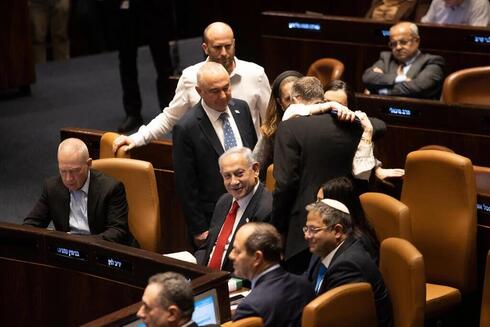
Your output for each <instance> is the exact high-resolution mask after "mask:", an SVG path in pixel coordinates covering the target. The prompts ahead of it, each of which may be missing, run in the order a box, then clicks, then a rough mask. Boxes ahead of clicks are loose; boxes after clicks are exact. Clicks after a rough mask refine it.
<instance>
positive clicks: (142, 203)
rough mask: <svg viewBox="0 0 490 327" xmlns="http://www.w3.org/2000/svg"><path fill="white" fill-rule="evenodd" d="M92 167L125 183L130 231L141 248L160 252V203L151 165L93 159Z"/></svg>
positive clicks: (131, 160) (139, 161)
mask: <svg viewBox="0 0 490 327" xmlns="http://www.w3.org/2000/svg"><path fill="white" fill-rule="evenodd" d="M92 167H93V168H94V169H96V170H99V171H102V172H103V173H105V174H107V175H109V176H112V177H113V178H115V179H116V180H118V181H121V182H122V183H123V184H124V188H125V189H126V199H127V201H128V207H129V215H128V223H129V230H130V231H131V233H132V234H133V236H134V237H135V238H136V240H137V241H138V243H139V244H140V247H141V248H142V249H145V250H149V251H154V252H158V251H160V250H161V248H160V243H161V242H160V239H161V231H160V204H159V201H158V190H157V182H156V178H155V173H154V171H153V166H152V164H151V163H149V162H147V161H142V160H136V159H125V158H107V159H99V160H94V161H93V162H92Z"/></svg>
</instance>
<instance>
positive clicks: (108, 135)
mask: <svg viewBox="0 0 490 327" xmlns="http://www.w3.org/2000/svg"><path fill="white" fill-rule="evenodd" d="M118 136H119V134H117V133H114V132H105V133H104V134H102V137H101V139H100V150H99V159H105V158H131V156H130V155H129V152H126V151H123V150H122V149H121V148H119V149H118V150H117V153H116V155H114V153H112V142H114V140H115V139H116V138H117V137H118Z"/></svg>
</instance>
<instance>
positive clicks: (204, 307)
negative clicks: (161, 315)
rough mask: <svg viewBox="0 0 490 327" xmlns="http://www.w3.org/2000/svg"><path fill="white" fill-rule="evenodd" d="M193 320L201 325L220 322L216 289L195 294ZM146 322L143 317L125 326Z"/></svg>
mask: <svg viewBox="0 0 490 327" xmlns="http://www.w3.org/2000/svg"><path fill="white" fill-rule="evenodd" d="M192 320H194V321H195V322H196V324H198V325H199V326H204V325H209V324H216V325H219V324H220V316H219V306H218V293H217V292H216V289H214V288H213V289H211V290H208V291H206V292H203V293H200V294H198V295H196V296H194V313H193V314H192ZM144 326H145V324H144V323H143V321H141V319H136V320H133V321H131V322H129V323H128V324H126V325H124V326H123V327H144Z"/></svg>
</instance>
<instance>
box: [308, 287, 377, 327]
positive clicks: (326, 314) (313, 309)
mask: <svg viewBox="0 0 490 327" xmlns="http://www.w3.org/2000/svg"><path fill="white" fill-rule="evenodd" d="M377 325H378V321H377V319H376V309H375V306H374V295H373V291H372V289H371V285H369V284H368V283H352V284H346V285H342V286H339V287H336V288H334V289H331V290H329V291H327V292H325V293H323V294H322V295H320V296H318V297H317V298H316V299H314V300H313V301H311V302H310V303H308V304H307V305H306V306H305V308H304V309H303V316H302V320H301V326H302V327H323V326H344V327H349V326H353V327H354V326H356V327H357V326H364V327H369V326H377Z"/></svg>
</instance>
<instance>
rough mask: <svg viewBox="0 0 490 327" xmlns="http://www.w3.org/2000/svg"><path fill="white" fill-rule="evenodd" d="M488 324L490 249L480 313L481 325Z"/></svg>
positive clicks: (483, 326) (489, 310) (489, 316)
mask: <svg viewBox="0 0 490 327" xmlns="http://www.w3.org/2000/svg"><path fill="white" fill-rule="evenodd" d="M488 326H490V251H488V254H487V267H486V268H485V281H484V282H483V296H482V299H481V313H480V327H488Z"/></svg>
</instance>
